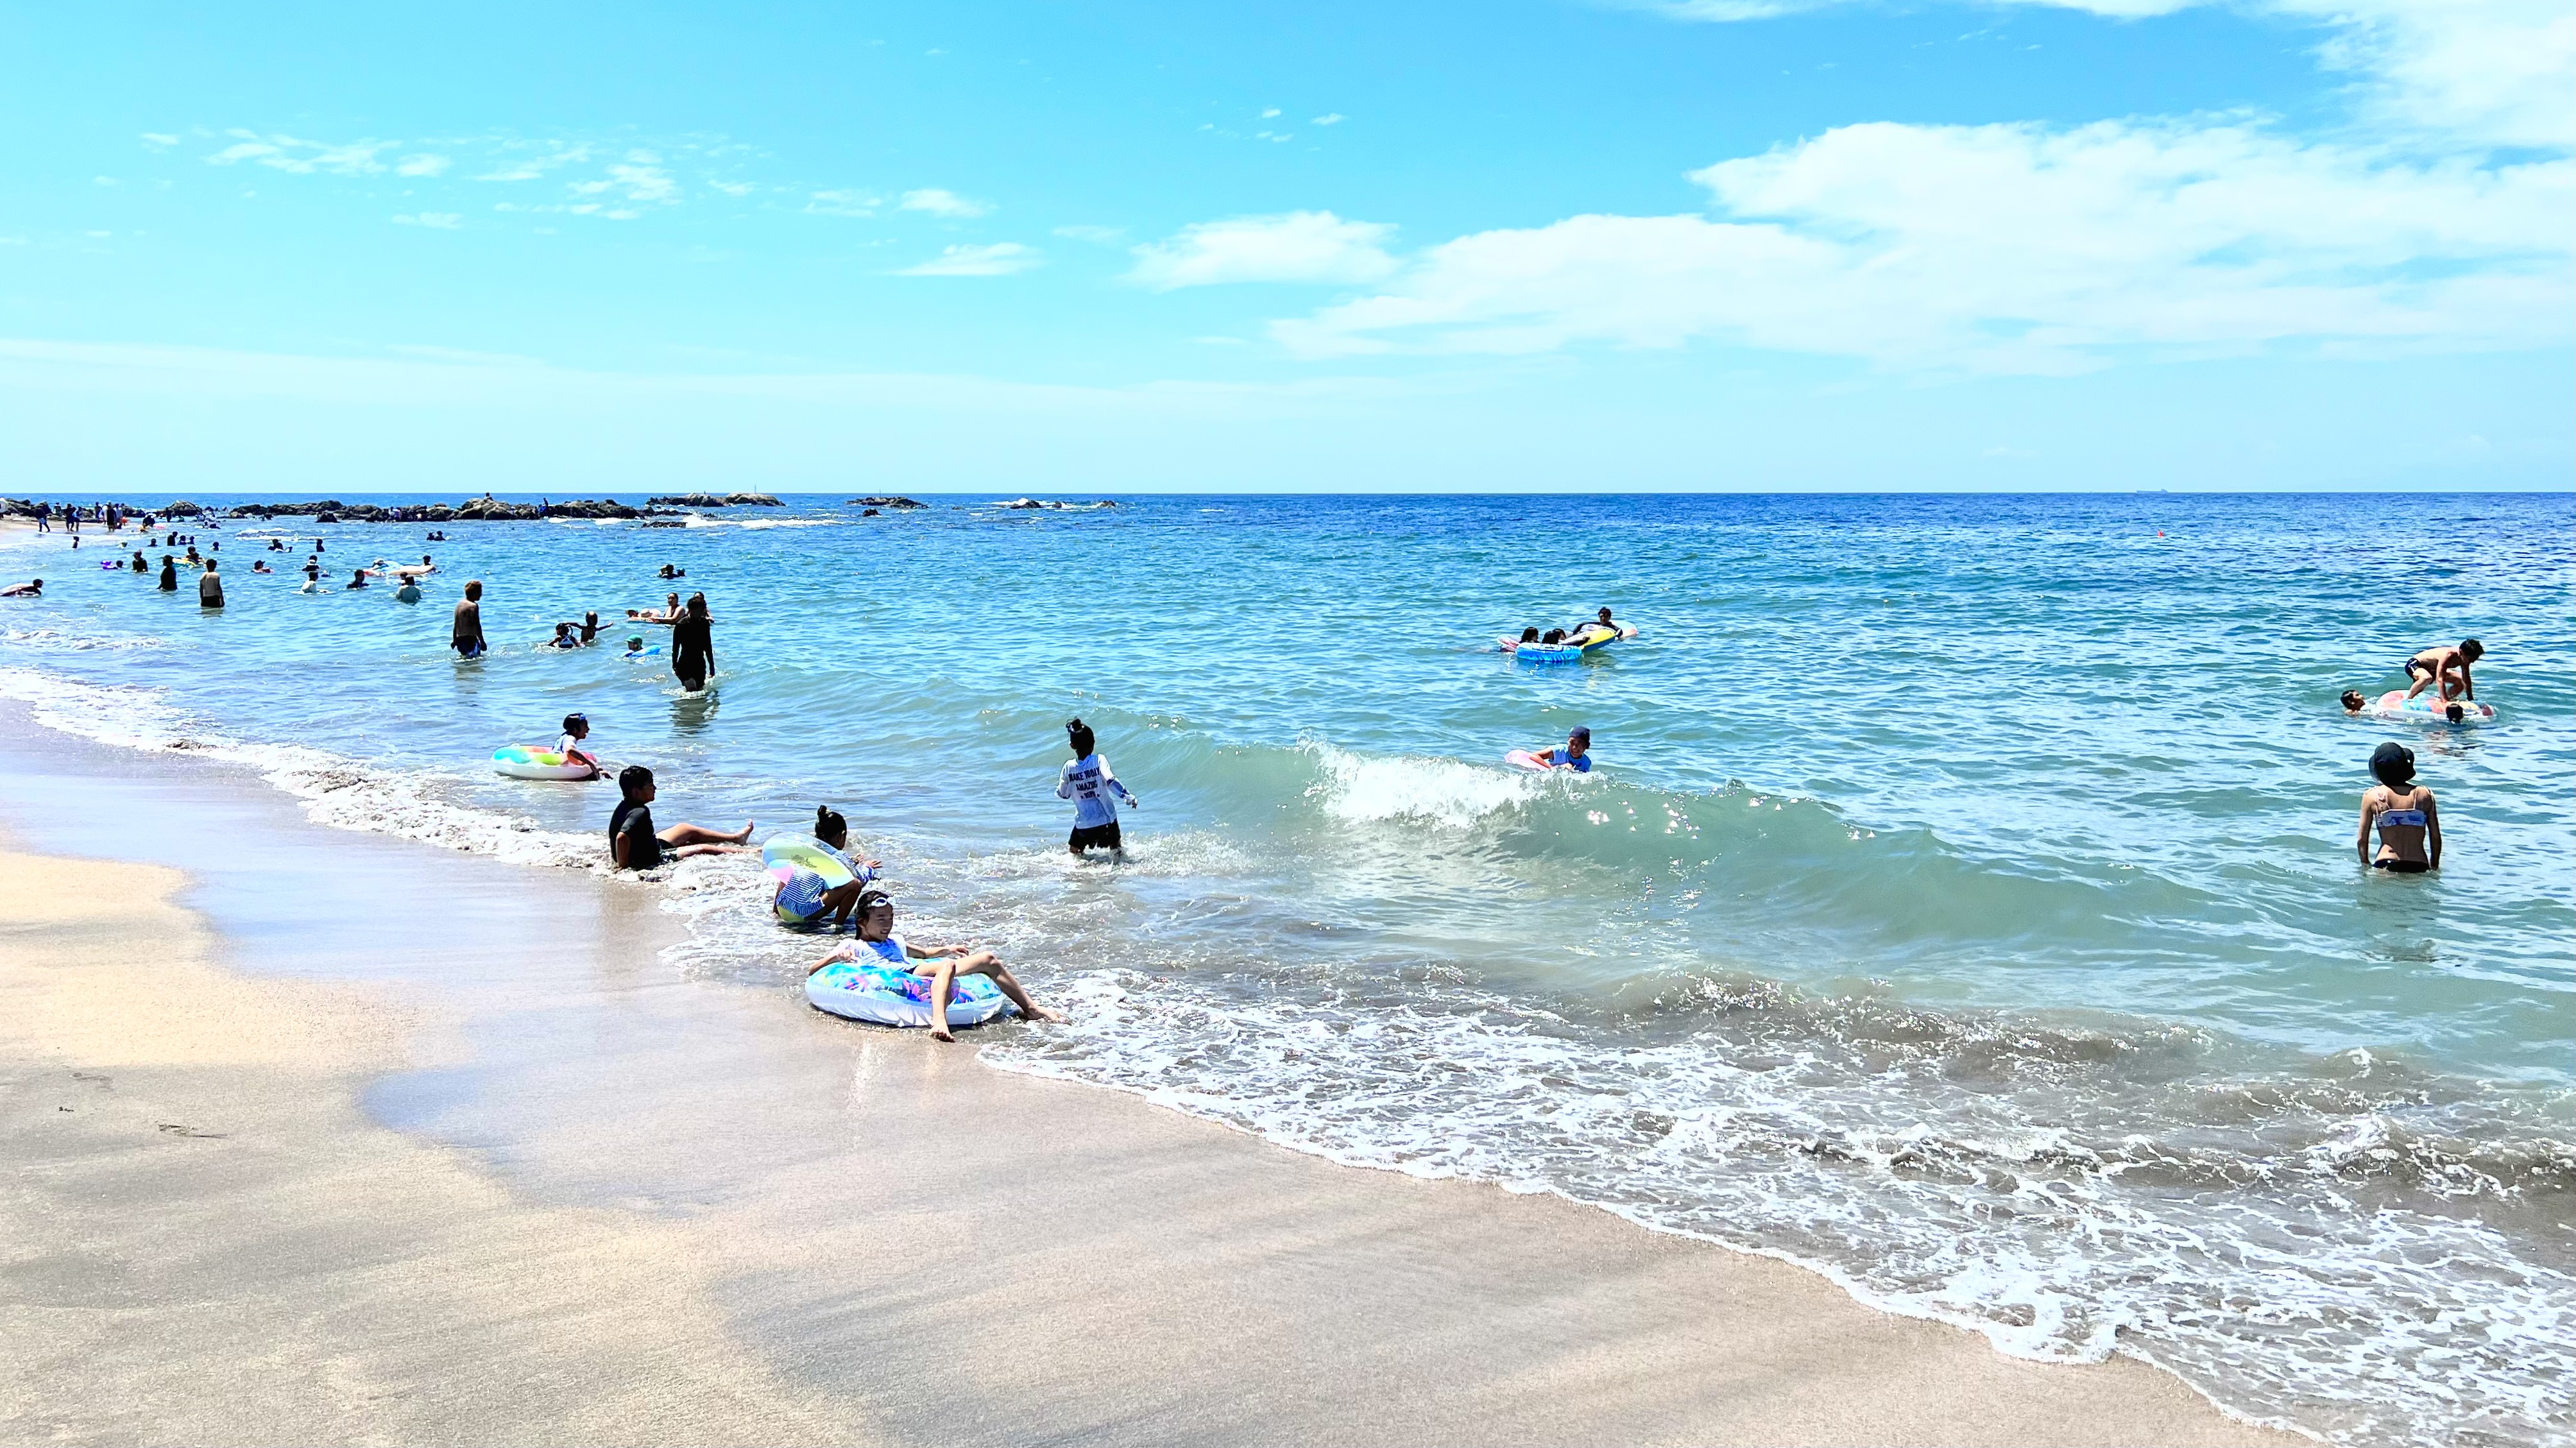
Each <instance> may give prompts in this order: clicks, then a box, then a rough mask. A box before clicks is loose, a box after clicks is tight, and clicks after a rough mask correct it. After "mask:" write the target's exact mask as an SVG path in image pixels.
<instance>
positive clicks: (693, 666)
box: [671, 593, 716, 694]
mask: <svg viewBox="0 0 2576 1448" xmlns="http://www.w3.org/2000/svg"><path fill="white" fill-rule="evenodd" d="M714 625H715V620H714V619H712V618H710V617H708V616H707V596H706V595H705V594H703V593H692V594H690V595H689V606H688V609H687V610H686V611H685V612H683V613H682V614H681V615H680V621H679V622H678V623H675V624H673V625H671V672H672V674H674V675H675V676H677V677H678V679H679V681H680V687H681V688H683V689H686V690H688V691H689V692H690V693H692V694H694V693H697V692H698V691H700V690H702V689H704V688H705V687H706V686H707V675H709V674H711V673H713V672H715V667H716V641H715V629H714Z"/></svg>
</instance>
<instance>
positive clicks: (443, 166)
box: [394, 154, 448, 176]
mask: <svg viewBox="0 0 2576 1448" xmlns="http://www.w3.org/2000/svg"><path fill="white" fill-rule="evenodd" d="M447 167H448V160H447V158H446V157H445V156H432V155H427V154H422V155H415V156H405V157H403V158H402V160H401V161H399V162H397V163H395V166H394V174H395V175H397V176H444V175H446V174H447Z"/></svg>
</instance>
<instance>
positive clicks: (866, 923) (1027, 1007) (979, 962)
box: [805, 885, 1064, 1041]
mask: <svg viewBox="0 0 2576 1448" xmlns="http://www.w3.org/2000/svg"><path fill="white" fill-rule="evenodd" d="M845 960H849V961H857V962H858V963H860V964H862V965H875V966H891V967H892V968H894V969H896V970H901V971H906V972H909V973H911V974H913V975H926V976H928V977H930V1006H931V1011H930V1038H931V1039H932V1040H934V1041H953V1040H956V1039H957V1037H956V1036H954V1035H952V1034H950V1032H949V1030H948V1001H949V998H950V997H951V996H952V995H953V994H954V993H955V991H956V988H957V977H959V976H961V975H984V976H991V977H992V978H993V984H995V985H997V986H1000V987H1001V988H1002V994H1003V995H1005V996H1008V997H1010V1001H1011V1004H1013V1005H1015V1006H1018V1007H1019V1008H1020V1014H1021V1015H1022V1016H1024V1017H1026V1018H1028V1019H1029V1020H1033V1021H1060V1020H1063V1019H1064V1017H1063V1016H1062V1015H1061V1014H1059V1013H1058V1012H1055V1011H1051V1010H1048V1009H1047V1008H1046V1007H1044V1006H1042V1005H1039V1004H1038V1003H1037V1002H1036V1001H1033V1000H1031V999H1029V993H1028V992H1027V991H1024V990H1022V989H1020V982H1019V980H1018V978H1017V977H1015V976H1013V975H1012V974H1011V972H1010V970H1009V969H1008V968H1006V967H1005V966H1004V965H1003V964H1002V961H1001V958H1000V957H999V956H996V955H995V954H993V952H991V951H989V950H972V951H970V950H969V949H967V947H965V946H963V945H932V946H923V945H915V944H914V943H912V942H911V941H908V940H905V939H903V938H902V937H900V936H898V935H896V934H895V933H894V897H892V896H890V895H888V894H887V893H886V892H885V891H884V890H883V889H881V888H879V887H877V886H874V885H871V886H869V887H868V888H867V890H866V891H865V892H864V893H862V894H861V895H860V896H859V938H858V939H856V940H854V941H852V942H850V943H849V944H847V945H844V946H842V947H841V948H840V949H838V950H835V951H833V952H832V953H831V954H829V955H827V956H824V957H823V958H822V959H821V960H818V961H816V962H814V970H809V971H807V972H805V973H806V974H807V975H808V976H810V975H812V974H814V971H816V970H821V969H822V968H823V967H825V966H827V965H838V964H839V963H841V962H842V961H845ZM916 962H918V963H916Z"/></svg>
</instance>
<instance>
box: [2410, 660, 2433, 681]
mask: <svg viewBox="0 0 2576 1448" xmlns="http://www.w3.org/2000/svg"><path fill="white" fill-rule="evenodd" d="M2431 672H2433V666H2432V665H2431V664H2428V663H2426V662H2424V661H2423V660H2422V659H2416V658H2410V659H2408V660H2407V661H2406V677H2408V678H2410V679H2411V678H2413V677H2415V676H2416V675H2417V674H2429V673H2431Z"/></svg>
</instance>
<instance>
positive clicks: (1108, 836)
mask: <svg viewBox="0 0 2576 1448" xmlns="http://www.w3.org/2000/svg"><path fill="white" fill-rule="evenodd" d="M1064 732H1065V737H1066V738H1067V739H1069V740H1070V741H1072V744H1073V759H1072V760H1071V762H1069V763H1067V764H1066V765H1065V767H1064V771H1063V773H1061V774H1059V775H1058V776H1057V777H1056V784H1055V797H1056V798H1058V799H1069V800H1072V801H1073V834H1072V836H1071V837H1070V838H1068V839H1067V840H1066V841H1065V848H1067V849H1069V850H1071V851H1072V852H1073V853H1075V854H1077V855H1079V854H1081V853H1082V852H1083V851H1085V850H1107V851H1109V852H1111V853H1112V854H1115V855H1118V856H1120V857H1122V858H1123V857H1124V856H1125V855H1126V848H1125V846H1123V845H1122V844H1120V842H1119V839H1118V804H1117V801H1119V800H1125V801H1126V802H1127V807H1128V808H1129V809H1136V808H1138V807H1139V801H1138V800H1137V798H1136V796H1134V795H1133V794H1130V793H1128V792H1127V786H1125V785H1123V784H1120V783H1119V782H1118V776H1117V775H1114V774H1112V773H1110V772H1109V761H1108V760H1106V759H1103V758H1101V757H1100V754H1099V751H1098V750H1097V749H1095V748H1094V747H1093V741H1092V737H1091V726H1090V725H1088V724H1085V723H1083V722H1082V721H1081V720H1079V719H1069V720H1066V721H1065V726H1064Z"/></svg>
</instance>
